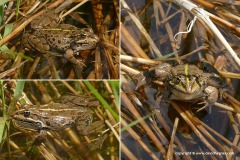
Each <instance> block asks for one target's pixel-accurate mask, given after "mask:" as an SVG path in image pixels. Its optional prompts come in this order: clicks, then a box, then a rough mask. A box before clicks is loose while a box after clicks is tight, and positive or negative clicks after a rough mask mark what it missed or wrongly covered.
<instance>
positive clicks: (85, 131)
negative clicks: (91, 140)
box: [77, 121, 105, 136]
mask: <svg viewBox="0 0 240 160" xmlns="http://www.w3.org/2000/svg"><path fill="white" fill-rule="evenodd" d="M104 126H105V124H104V122H103V121H96V122H93V123H91V124H90V125H88V126H85V125H81V124H80V125H78V126H77V130H78V131H79V132H80V134H82V135H84V136H85V135H89V134H91V133H94V132H96V131H98V130H100V129H102V128H103V127H104Z"/></svg>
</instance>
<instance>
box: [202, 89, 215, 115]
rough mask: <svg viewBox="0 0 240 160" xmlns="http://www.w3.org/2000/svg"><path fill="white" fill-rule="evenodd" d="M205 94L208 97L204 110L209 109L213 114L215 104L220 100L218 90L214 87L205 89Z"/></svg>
mask: <svg viewBox="0 0 240 160" xmlns="http://www.w3.org/2000/svg"><path fill="white" fill-rule="evenodd" d="M204 93H205V97H206V104H205V106H204V107H203V108H206V107H209V108H210V113H211V107H212V105H213V103H214V102H216V101H217V100H218V89H217V88H215V87H213V86H208V87H207V88H205V90H204Z"/></svg>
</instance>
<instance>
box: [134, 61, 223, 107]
mask: <svg viewBox="0 0 240 160" xmlns="http://www.w3.org/2000/svg"><path fill="white" fill-rule="evenodd" d="M135 78H136V79H137V81H138V82H137V86H136V89H138V88H139V87H140V86H142V85H145V84H150V83H151V82H153V81H155V80H158V81H162V82H163V85H164V90H165V92H164V93H163V98H164V99H165V100H174V101H182V102H191V103H192V102H203V103H205V105H204V107H208V106H209V107H211V106H212V105H213V104H214V102H216V101H217V100H218V99H219V97H220V96H221V91H222V89H223V88H225V87H226V86H227V84H226V81H225V80H224V79H223V78H222V77H221V76H220V74H219V72H218V71H217V70H216V69H215V68H214V67H213V66H212V65H211V64H210V63H208V62H206V61H195V62H186V63H177V62H171V61H170V62H168V61H166V62H164V63H162V64H158V65H156V66H155V67H152V68H150V69H149V70H147V71H143V72H140V73H139V74H137V76H136V77H135Z"/></svg>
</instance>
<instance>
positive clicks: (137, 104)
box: [121, 0, 240, 160]
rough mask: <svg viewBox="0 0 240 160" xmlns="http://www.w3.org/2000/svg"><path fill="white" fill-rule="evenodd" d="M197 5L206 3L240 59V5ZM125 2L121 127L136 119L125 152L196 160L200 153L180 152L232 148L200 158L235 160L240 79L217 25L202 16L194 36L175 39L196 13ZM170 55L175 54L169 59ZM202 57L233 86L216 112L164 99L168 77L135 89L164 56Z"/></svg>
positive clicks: (153, 3) (127, 134)
mask: <svg viewBox="0 0 240 160" xmlns="http://www.w3.org/2000/svg"><path fill="white" fill-rule="evenodd" d="M173 2H175V1H173ZM193 3H194V4H196V5H197V6H198V5H199V4H201V5H202V6H203V7H204V10H205V11H207V12H206V13H207V15H209V16H210V18H211V19H212V21H213V22H214V23H215V25H216V26H217V27H218V29H219V30H220V31H221V33H222V35H223V37H224V38H225V39H226V40H227V43H228V44H227V45H229V46H230V47H231V49H232V50H233V52H235V53H236V54H238V56H239V51H240V48H239V44H240V41H239V32H238V27H237V24H238V23H239V18H240V17H239V16H238V15H239V12H238V11H239V4H229V3H227V2H226V3H224V2H222V3H224V4H223V5H220V3H221V2H219V4H216V3H214V4H213V3H210V2H206V1H200V0H199V1H197V0H196V1H193ZM121 5H122V6H123V7H122V12H121V13H122V17H123V18H122V24H121V25H122V26H121V28H122V29H121V42H122V46H121V49H122V53H121V79H122V85H121V89H122V93H121V95H122V96H121V99H122V126H128V125H129V124H130V123H132V122H135V121H137V122H138V124H137V125H135V126H133V127H132V128H128V129H127V131H124V132H122V137H123V138H122V143H123V145H122V155H123V157H124V158H126V157H127V158H128V159H139V158H143V157H144V159H189V160H190V159H195V158H196V156H193V155H189V154H188V155H187V154H185V155H178V154H177V153H179V152H181V153H187V152H191V153H193V152H195V153H206V152H211V153H214V152H218V153H219V152H228V153H231V154H229V155H198V156H197V157H198V158H199V159H204V158H205V159H219V158H220V159H231V158H233V159H234V158H235V157H234V156H235V154H236V153H238V152H239V149H240V148H239V128H238V127H237V126H239V113H240V112H239V106H240V105H239V104H240V103H239V100H237V98H239V97H237V96H235V95H237V94H239V88H237V86H239V85H236V84H235V83H237V84H239V79H240V73H239V68H240V67H239V66H240V65H239V63H238V60H236V59H238V57H234V56H233V55H231V54H229V50H226V49H225V47H224V46H223V45H222V41H220V40H219V38H218V36H216V35H215V33H216V32H215V31H213V28H209V25H208V24H206V21H203V20H201V18H197V20H196V22H195V23H194V25H193V28H192V31H191V32H190V33H188V34H179V35H178V36H176V40H174V38H173V37H174V35H175V34H176V33H178V32H183V31H186V30H187V25H188V24H189V22H190V21H191V20H192V19H193V17H194V14H195V13H194V12H193V13H190V12H189V11H188V10H187V9H184V8H180V7H179V6H177V5H175V4H173V3H169V2H160V1H147V2H146V3H145V4H141V3H139V2H137V1H131V2H130V1H127V3H126V2H125V1H121ZM223 6H224V7H223ZM182 7H183V6H182ZM213 9H215V10H213ZM210 27H211V25H210ZM170 53H175V54H174V56H172V55H171V57H166V55H168V54H170ZM235 58H236V59H235ZM203 59H204V60H206V61H208V62H209V63H210V64H212V65H213V66H214V67H215V68H216V69H217V70H218V71H219V72H220V74H221V75H222V76H223V77H224V78H226V81H227V83H228V87H227V88H226V89H225V90H224V91H222V92H223V94H222V99H221V98H220V99H219V102H216V103H215V104H214V107H212V111H211V113H209V112H208V114H207V115H206V116H203V117H200V116H196V115H195V113H193V108H194V107H197V106H191V105H190V106H189V104H186V103H180V102H174V101H168V103H163V102H161V103H160V102H159V101H158V99H156V96H157V97H159V96H161V95H162V92H163V91H162V89H163V88H164V83H163V82H154V83H152V84H151V85H150V86H145V87H143V88H140V89H138V90H135V87H136V82H137V81H136V79H135V78H134V76H135V75H137V74H138V73H139V72H141V71H146V70H148V69H149V68H151V67H153V66H155V65H156V64H160V63H162V61H166V60H176V61H190V62H191V61H193V60H198V61H201V60H203ZM153 60H154V61H153ZM159 92H160V93H159ZM189 107H190V108H189ZM167 109H168V111H167ZM173 110H174V112H176V113H175V114H174V113H172V112H173ZM152 113H153V114H154V115H153V116H151V114H152ZM146 115H148V116H149V118H148V119H147V120H143V117H145V116H146ZM176 118H179V119H180V120H179V123H178V125H173V124H174V121H175V119H176ZM175 123H177V122H175ZM176 131H177V133H175V132H176ZM230 131H231V133H230ZM144 135H147V137H148V138H146V137H145V136H144ZM132 139H134V140H135V141H134V140H132ZM129 144H131V145H129ZM173 146H174V147H173ZM133 155H134V156H133ZM150 157H151V158H150Z"/></svg>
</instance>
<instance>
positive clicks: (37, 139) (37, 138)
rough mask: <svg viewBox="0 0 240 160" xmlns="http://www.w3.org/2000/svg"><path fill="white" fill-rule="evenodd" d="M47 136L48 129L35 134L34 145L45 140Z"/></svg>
mask: <svg viewBox="0 0 240 160" xmlns="http://www.w3.org/2000/svg"><path fill="white" fill-rule="evenodd" d="M46 136H47V131H46V130H40V131H39V133H38V134H37V135H35V136H34V139H33V141H32V142H31V144H34V145H39V144H41V143H42V142H44V141H45V140H46Z"/></svg>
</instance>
